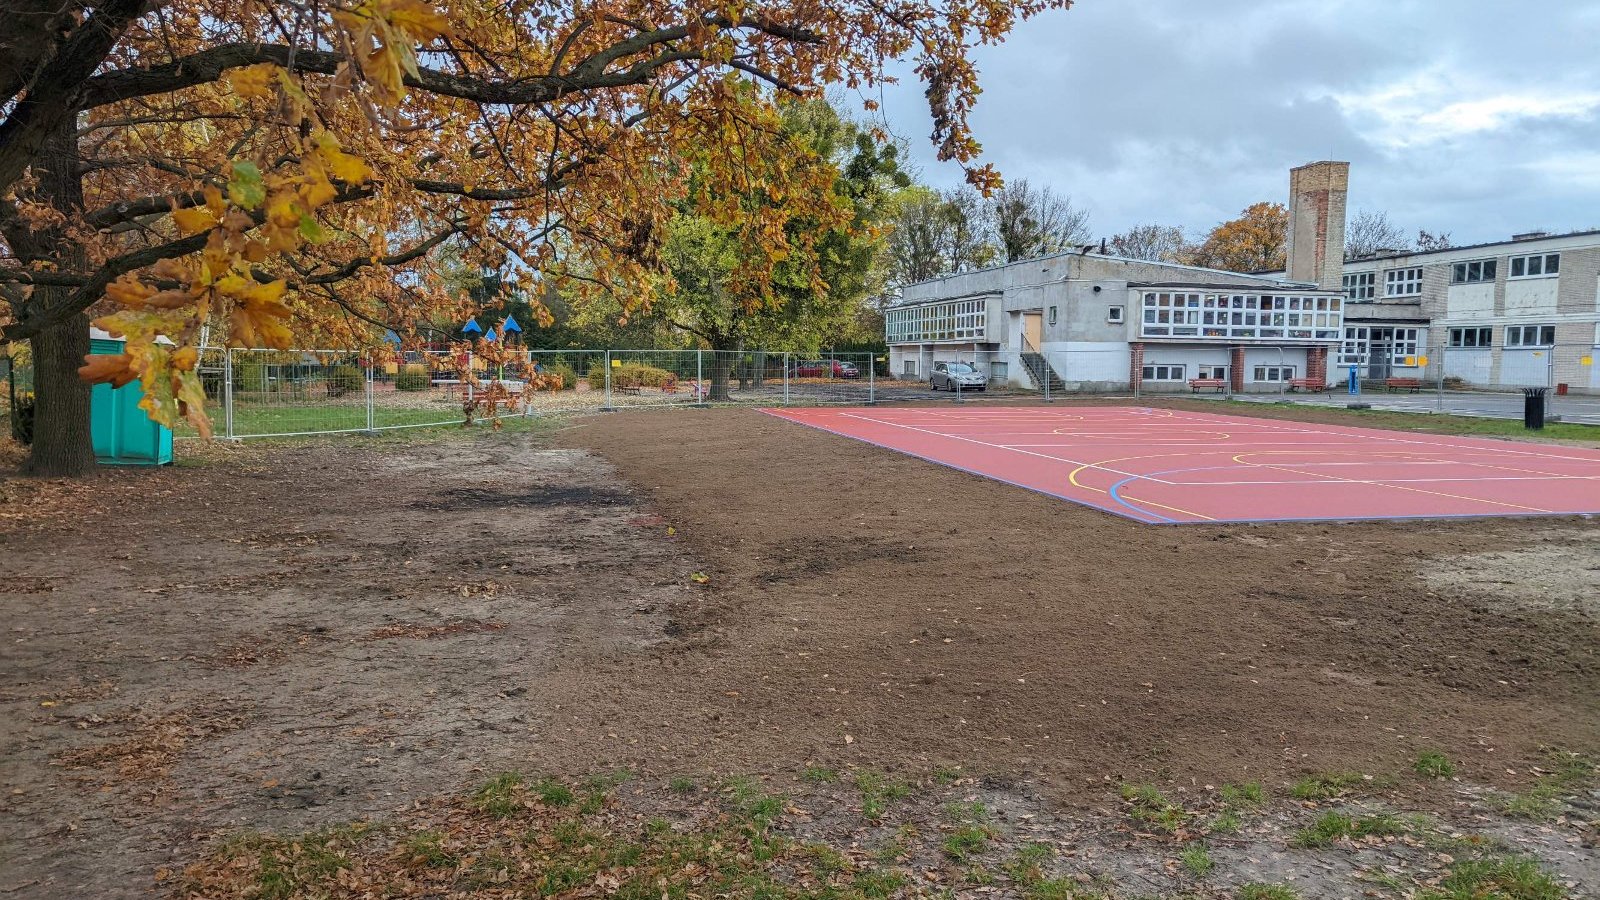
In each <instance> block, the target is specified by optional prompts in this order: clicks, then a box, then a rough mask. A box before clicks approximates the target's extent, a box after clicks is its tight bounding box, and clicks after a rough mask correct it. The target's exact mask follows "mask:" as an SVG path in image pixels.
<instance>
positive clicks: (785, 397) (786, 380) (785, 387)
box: [783, 353, 789, 406]
mask: <svg viewBox="0 0 1600 900" xmlns="http://www.w3.org/2000/svg"><path fill="white" fill-rule="evenodd" d="M783 405H784V406H788V405H789V354H787V353H785V354H784V355H783Z"/></svg>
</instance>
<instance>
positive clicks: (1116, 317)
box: [1106, 306, 1122, 322]
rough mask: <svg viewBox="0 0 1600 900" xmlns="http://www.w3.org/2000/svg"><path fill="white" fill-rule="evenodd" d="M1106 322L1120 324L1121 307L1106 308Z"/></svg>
mask: <svg viewBox="0 0 1600 900" xmlns="http://www.w3.org/2000/svg"><path fill="white" fill-rule="evenodd" d="M1106 321H1107V322H1121V321H1122V307H1120V306H1112V307H1109V308H1107V309H1106Z"/></svg>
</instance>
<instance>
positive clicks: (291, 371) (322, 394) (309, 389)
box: [226, 350, 370, 438]
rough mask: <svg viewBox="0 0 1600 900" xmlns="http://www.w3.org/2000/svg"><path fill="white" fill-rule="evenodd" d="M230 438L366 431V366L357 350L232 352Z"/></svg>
mask: <svg viewBox="0 0 1600 900" xmlns="http://www.w3.org/2000/svg"><path fill="white" fill-rule="evenodd" d="M229 358H230V359H231V368H232V376H233V377H232V391H231V392H230V394H229V396H228V397H227V398H226V399H227V400H228V401H229V404H228V409H227V410H226V413H227V419H228V421H229V422H230V423H231V428H230V429H229V430H228V431H227V434H228V436H230V437H241V438H243V437H274V436H287V435H301V434H327V433H335V432H341V431H366V430H368V429H369V427H370V420H369V416H368V413H369V405H368V401H369V396H368V395H369V386H368V380H369V378H370V372H369V368H370V366H369V364H368V362H367V361H366V359H364V358H363V354H362V353H361V351H358V350H233V351H231V352H230V353H229Z"/></svg>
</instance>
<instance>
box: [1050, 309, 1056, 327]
mask: <svg viewBox="0 0 1600 900" xmlns="http://www.w3.org/2000/svg"><path fill="white" fill-rule="evenodd" d="M1055 323H1056V308H1055V307H1054V306H1052V307H1050V324H1051V325H1054V324H1055Z"/></svg>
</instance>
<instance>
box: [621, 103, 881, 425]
mask: <svg viewBox="0 0 1600 900" xmlns="http://www.w3.org/2000/svg"><path fill="white" fill-rule="evenodd" d="M774 124H775V128H776V130H777V133H778V136H779V138H780V140H781V144H780V146H779V147H778V148H777V149H778V151H779V152H780V153H781V154H782V155H783V157H784V158H785V159H786V160H787V161H788V164H789V165H790V166H792V167H793V170H792V172H791V179H792V180H793V181H794V182H795V183H797V184H798V183H804V184H808V185H811V188H810V190H809V191H808V193H810V194H812V195H813V196H815V197H816V198H817V199H819V200H821V201H822V202H820V203H814V204H811V205H808V206H801V205H796V204H795V202H794V199H793V198H792V197H785V196H779V195H774V194H773V193H772V192H771V191H769V190H767V189H762V190H759V191H754V192H745V193H741V194H737V195H722V194H715V192H717V191H719V190H720V188H718V187H717V186H716V185H714V184H711V183H709V182H705V181H702V180H701V179H699V178H698V177H696V178H691V193H690V197H689V198H687V199H686V201H685V204H684V207H685V208H684V214H683V215H680V216H679V217H677V218H676V219H674V220H673V221H672V222H671V224H670V225H669V228H668V231H669V236H668V239H667V241H666V244H665V246H664V248H663V257H664V261H665V263H666V265H667V270H668V271H669V272H670V274H671V277H672V280H673V283H674V288H673V289H672V290H670V291H668V292H665V293H664V294H663V295H662V297H661V298H660V299H659V300H658V301H657V302H656V304H655V306H654V307H653V308H652V310H651V313H650V314H651V315H653V316H656V317H658V318H659V319H660V320H661V321H664V322H667V323H669V324H670V325H671V326H672V327H673V328H675V329H678V330H680V331H682V332H685V333H688V334H690V335H693V336H694V337H695V338H696V339H698V340H699V341H700V342H701V344H702V346H704V347H705V349H708V350H712V351H715V355H714V356H713V357H712V358H711V360H710V362H711V373H710V374H711V384H710V386H709V393H708V396H709V398H710V399H712V400H727V399H729V393H728V391H729V375H730V370H731V368H732V365H733V362H734V357H735V355H736V354H738V353H739V352H741V351H743V350H744V349H745V348H746V347H759V348H761V349H763V350H777V351H786V352H799V353H814V352H816V351H817V350H818V349H819V348H820V347H821V346H822V345H823V343H825V342H827V341H828V340H829V339H830V338H834V337H838V336H843V335H845V334H847V333H848V332H850V331H851V330H852V329H853V327H854V326H855V324H856V323H857V321H858V320H859V318H860V314H861V309H862V305H863V303H862V301H863V300H864V299H865V298H866V296H867V294H868V293H869V292H870V289H871V287H872V283H871V281H870V279H871V276H872V272H873V270H874V268H875V266H876V265H877V263H878V262H879V260H880V257H881V255H882V251H883V233H884V231H885V230H886V229H885V227H884V226H885V225H886V220H887V218H888V215H889V212H890V208H891V203H892V197H893V196H894V194H895V192H897V191H899V190H903V189H904V188H905V187H907V186H908V184H909V179H908V178H907V176H906V175H905V174H904V173H903V172H901V171H900V167H899V162H898V154H897V152H896V150H895V147H894V145H892V144H890V143H887V142H885V141H883V140H882V139H881V138H880V136H878V135H876V134H874V133H873V132H872V131H871V130H869V129H866V128H862V127H860V126H858V125H856V124H855V123H852V122H849V121H847V120H845V119H842V118H841V117H840V116H839V115H838V114H837V112H835V110H834V109H833V108H832V107H831V106H830V105H829V104H828V103H827V102H826V101H823V100H812V101H795V102H788V103H784V104H782V105H781V108H780V112H779V115H778V117H777V119H776V121H775V123H774ZM686 162H687V163H688V164H689V165H690V166H691V167H692V168H693V169H695V170H696V171H698V170H699V169H700V168H702V167H703V165H704V164H703V162H702V161H701V160H699V159H698V158H694V157H691V158H690V159H689V160H687V161H686ZM701 191H704V192H707V193H708V194H714V195H713V196H705V197H699V196H696V194H697V193H698V192H701ZM718 204H730V205H733V206H736V207H738V208H739V209H741V210H744V211H745V213H746V214H749V215H760V216H761V217H763V218H766V217H767V215H769V214H775V215H777V216H779V217H780V218H781V223H780V230H779V231H777V232H775V233H770V234H768V235H767V237H766V240H767V241H768V242H769V243H771V244H774V245H780V246H782V247H783V248H784V259H783V260H782V261H781V262H779V263H778V264H777V265H774V266H770V267H769V266H763V265H760V264H759V259H755V260H753V259H752V258H751V257H752V256H757V257H759V255H760V254H761V253H762V252H763V251H762V250H760V249H759V248H755V247H752V246H750V245H749V243H747V242H746V241H745V240H744V238H743V235H742V234H741V233H740V232H739V231H738V230H737V229H735V228H732V227H729V226H727V225H723V224H720V223H718V222H717V221H715V220H713V219H711V218H709V217H707V216H704V215H695V214H693V210H695V209H701V208H707V207H714V206H716V205H718ZM756 271H759V272H761V273H763V274H762V276H761V279H760V280H758V281H757V280H752V278H751V273H752V272H756Z"/></svg>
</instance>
